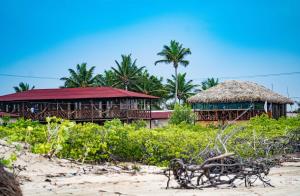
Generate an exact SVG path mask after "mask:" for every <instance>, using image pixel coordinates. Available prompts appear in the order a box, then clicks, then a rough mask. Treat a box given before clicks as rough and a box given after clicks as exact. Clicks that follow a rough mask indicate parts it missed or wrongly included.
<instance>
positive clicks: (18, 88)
mask: <svg viewBox="0 0 300 196" xmlns="http://www.w3.org/2000/svg"><path fill="white" fill-rule="evenodd" d="M34 88H35V86H32V87H30V85H29V84H27V83H24V82H20V83H19V86H14V89H15V91H16V93H18V92H23V91H28V90H32V89H34Z"/></svg>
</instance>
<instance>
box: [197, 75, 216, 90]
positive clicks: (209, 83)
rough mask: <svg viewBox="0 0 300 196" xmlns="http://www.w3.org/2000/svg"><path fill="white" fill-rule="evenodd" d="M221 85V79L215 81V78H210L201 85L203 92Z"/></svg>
mask: <svg viewBox="0 0 300 196" xmlns="http://www.w3.org/2000/svg"><path fill="white" fill-rule="evenodd" d="M218 84H219V79H218V78H217V79H215V78H208V79H207V80H205V81H203V82H202V83H201V85H202V90H207V89H209V88H211V87H213V86H216V85H218Z"/></svg>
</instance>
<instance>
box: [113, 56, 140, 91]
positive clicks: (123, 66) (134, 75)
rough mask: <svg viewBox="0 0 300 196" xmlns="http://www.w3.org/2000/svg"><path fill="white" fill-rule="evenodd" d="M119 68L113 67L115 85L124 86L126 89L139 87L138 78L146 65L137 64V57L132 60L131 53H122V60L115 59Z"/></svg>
mask: <svg viewBox="0 0 300 196" xmlns="http://www.w3.org/2000/svg"><path fill="white" fill-rule="evenodd" d="M115 62H116V64H117V68H114V67H112V70H113V71H114V73H115V76H116V77H115V81H114V82H115V83H114V86H116V87H121V88H124V89H125V90H134V89H135V88H137V85H138V84H137V83H136V81H137V79H138V75H139V73H141V72H142V71H143V69H144V67H138V66H137V65H136V59H135V60H134V61H132V59H131V54H130V55H122V61H121V62H120V63H119V62H118V61H115Z"/></svg>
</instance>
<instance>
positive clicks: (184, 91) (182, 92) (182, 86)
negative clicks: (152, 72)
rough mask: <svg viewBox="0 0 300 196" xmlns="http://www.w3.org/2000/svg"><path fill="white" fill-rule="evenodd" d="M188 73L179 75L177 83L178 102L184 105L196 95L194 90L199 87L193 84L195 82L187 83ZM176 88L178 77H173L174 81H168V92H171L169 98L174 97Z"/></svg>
mask: <svg viewBox="0 0 300 196" xmlns="http://www.w3.org/2000/svg"><path fill="white" fill-rule="evenodd" d="M185 76H186V73H184V74H180V73H179V74H178V75H177V82H178V92H177V93H178V94H177V97H178V100H179V103H180V102H181V101H183V103H186V101H187V99H188V98H189V97H190V96H192V95H194V94H195V93H194V90H195V88H196V87H197V86H198V85H196V84H193V80H189V81H187V80H186V78H185ZM175 88H176V77H175V76H174V75H172V79H167V84H166V90H167V91H168V92H169V98H172V97H174V92H175Z"/></svg>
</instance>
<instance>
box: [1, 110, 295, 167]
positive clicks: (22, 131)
mask: <svg viewBox="0 0 300 196" xmlns="http://www.w3.org/2000/svg"><path fill="white" fill-rule="evenodd" d="M184 122H186V121H184ZM141 124H142V123H141ZM241 126H242V127H243V129H241V130H240V131H238V132H237V133H236V134H235V135H234V136H233V137H232V138H231V139H230V140H229V141H228V145H227V147H228V150H229V151H233V152H236V153H238V154H240V155H241V156H242V157H249V156H259V157H263V156H266V153H265V151H264V150H265V149H264V146H259V145H258V141H259V140H264V141H272V140H273V139H276V138H280V137H287V136H288V135H289V134H291V133H293V132H294V131H295V130H297V129H299V127H300V117H299V116H298V117H295V118H281V119H279V120H274V119H270V118H268V117H267V116H260V117H255V118H252V119H251V120H250V121H249V122H246V123H244V124H242V125H231V126H229V127H228V129H226V131H225V132H224V135H226V134H228V133H230V132H231V131H233V130H234V129H236V128H240V127H241ZM218 132H219V130H218V129H217V128H216V127H213V126H211V127H202V126H200V125H193V124H187V123H180V124H178V125H172V124H170V125H168V126H166V127H163V128H156V129H148V128H145V127H144V126H142V125H140V123H133V124H123V123H122V122H121V121H120V120H117V119H115V120H112V121H107V122H105V124H104V125H103V126H100V125H97V124H94V123H83V124H81V123H77V124H76V123H74V122H71V121H68V120H62V119H58V118H48V119H47V124H40V123H38V122H33V121H30V120H24V119H21V120H18V121H17V122H15V123H10V124H8V125H7V126H0V138H5V139H6V140H9V141H18V142H26V143H28V144H30V149H31V151H32V152H34V153H39V154H47V155H48V156H50V157H51V156H57V157H61V158H69V159H74V160H77V161H82V162H84V161H89V162H101V161H110V160H119V161H132V162H140V163H145V164H153V165H164V166H165V165H167V163H168V162H169V160H170V159H172V158H182V159H184V160H190V159H192V158H194V160H195V161H201V160H200V159H197V155H198V154H199V152H200V151H202V150H203V149H205V147H206V146H207V145H209V146H210V147H211V148H212V147H214V145H215V137H216V134H217V133H218ZM224 135H223V136H224ZM272 153H273V154H276V153H282V152H281V151H273V152H272Z"/></svg>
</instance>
